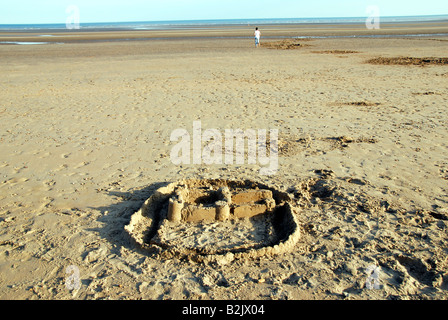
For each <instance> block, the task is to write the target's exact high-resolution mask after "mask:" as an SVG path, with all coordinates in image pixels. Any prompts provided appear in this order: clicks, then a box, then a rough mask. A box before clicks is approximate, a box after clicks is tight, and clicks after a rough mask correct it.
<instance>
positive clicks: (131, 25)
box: [0, 14, 448, 44]
mask: <svg viewBox="0 0 448 320" xmlns="http://www.w3.org/2000/svg"><path fill="white" fill-rule="evenodd" d="M366 19H367V17H349V18H347V17H342V18H340V17H335V18H280V19H225V20H174V21H130V22H82V21H80V23H79V25H78V26H77V28H76V29H75V30H73V29H72V30H68V29H69V28H68V26H67V24H66V23H52V24H0V36H7V35H8V33H12V32H24V33H26V32H30V33H31V32H32V33H35V32H39V33H41V34H42V35H43V37H45V36H49V37H50V36H51V35H46V34H45V33H57V32H67V31H76V32H89V31H130V30H176V29H184V30H185V29H196V30H197V29H207V28H216V27H219V26H235V27H237V26H257V25H262V26H269V25H288V24H291V25H308V26H309V25H316V26H319V25H335V24H336V25H337V24H345V25H346V24H354V25H356V24H365V23H366ZM380 21H381V24H387V23H393V24H400V23H402V24H406V23H419V22H422V23H425V22H426V23H438V22H440V23H446V22H448V14H444V15H429V16H393V17H380ZM431 35H432V36H448V33H441V34H431ZM397 36H398V35H397ZM400 36H401V37H403V35H400ZM406 36H408V37H421V36H427V35H426V34H415V35H413V34H410V35H406ZM344 37H360V38H362V37H380V38H381V37H388V38H390V37H394V35H381V34H373V35H353V36H322V37H319V36H309V37H307V36H301V37H299V38H344ZM130 40H131V39H130ZM11 43H12V42H11ZM44 43H45V42H44V41H42V42H39V43H37V42H14V44H44ZM0 44H7V41H0Z"/></svg>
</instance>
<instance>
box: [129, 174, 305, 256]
mask: <svg viewBox="0 0 448 320" xmlns="http://www.w3.org/2000/svg"><path fill="white" fill-rule="evenodd" d="M290 200H291V197H290V195H289V194H287V193H285V192H281V191H278V190H275V189H273V188H270V187H268V186H265V185H262V184H259V183H256V182H252V181H228V180H186V181H180V182H176V183H172V184H169V185H168V186H166V187H163V188H160V189H158V190H157V191H156V192H155V193H154V194H153V195H152V196H151V197H150V198H149V199H148V200H147V201H146V202H145V203H144V205H143V206H142V208H141V209H140V210H139V211H137V212H136V213H135V214H134V215H133V216H132V218H131V221H130V223H129V225H127V226H126V227H125V229H126V230H127V232H128V233H129V234H130V235H131V237H132V238H133V239H134V241H135V243H136V244H137V245H138V246H139V247H140V248H142V249H144V250H150V251H152V252H154V251H155V252H158V253H159V254H160V255H161V256H162V257H171V256H173V255H176V256H178V257H182V256H183V257H188V258H190V259H192V260H195V261H205V260H216V259H227V260H229V259H230V260H233V259H236V258H250V257H253V258H255V257H260V256H263V255H273V254H278V253H282V252H285V251H288V250H289V249H290V248H291V247H292V246H293V245H294V244H295V243H296V242H297V240H298V238H299V235H300V233H299V232H300V231H299V226H298V222H297V220H296V214H297V212H296V209H295V208H294V207H293V206H292V204H291V201H290Z"/></svg>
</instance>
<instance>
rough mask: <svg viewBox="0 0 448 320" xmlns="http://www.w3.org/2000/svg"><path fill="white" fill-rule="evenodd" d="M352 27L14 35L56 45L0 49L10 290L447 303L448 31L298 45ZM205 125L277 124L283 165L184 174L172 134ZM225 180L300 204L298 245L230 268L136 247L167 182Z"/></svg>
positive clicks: (0, 162) (4, 279)
mask: <svg viewBox="0 0 448 320" xmlns="http://www.w3.org/2000/svg"><path fill="white" fill-rule="evenodd" d="M351 28H353V27H350V26H348V27H347V28H345V27H342V28H340V29H338V30H336V29H335V28H333V27H328V28H323V29H322V30H316V29H312V30H311V27H310V29H308V30H307V29H306V28H302V29H300V30H298V29H299V28H295V27H294V28H292V27H282V26H276V27H270V28H269V27H267V26H266V27H265V28H263V27H262V28H261V30H262V32H263V33H262V34H263V35H264V36H269V38H268V39H266V40H262V47H260V48H258V49H255V48H254V44H253V40H252V38H251V35H252V33H253V27H252V26H248V27H247V28H243V27H238V28H234V29H233V28H230V29H228V30H222V29H215V30H213V29H212V30H207V31H203V30H202V31H201V30H199V31H194V30H188V31H184V32H182V31H159V32H137V31H135V32H127V33H126V32H124V31H115V32H109V33H101V32H91V33H83V32H80V33H54V34H52V36H47V37H42V34H40V35H39V34H32V33H2V34H1V35H0V41H44V42H53V43H50V44H43V45H0V57H1V59H0V70H1V73H2V79H1V80H0V83H1V94H0V146H1V147H0V148H1V152H0V298H1V299H155V300H162V299H163V300H168V299H175V300H187V299H192V300H199V299H206V300H210V299H232V300H233V299H243V300H248V299H249V300H251V299H253V300H271V299H274V300H276V299H279V300H285V299H290V300H296V299H330V300H342V299H353V300H363V299H446V298H447V297H448V291H447V290H448V268H447V267H448V251H447V243H448V242H447V241H448V236H447V228H448V181H447V180H448V142H447V137H448V123H447V119H448V110H447V108H446V107H447V104H448V65H447V63H446V60H443V59H442V60H441V59H439V60H438V58H445V59H446V58H447V57H448V55H447V46H448V38H447V37H442V36H439V35H437V34H439V33H448V26H447V25H446V24H437V25H428V26H426V27H424V28H422V26H421V25H420V26H417V27H416V26H407V27H406V28H403V27H402V26H401V27H400V28H399V30H398V29H397V28H396V26H387V25H386V26H384V27H383V28H382V29H381V30H377V31H373V30H367V29H365V27H364V29H362V28H360V27H359V26H358V27H356V28H357V29H356V30H355V33H356V34H359V35H367V34H369V33H374V32H378V33H380V34H416V33H420V34H421V33H423V34H434V35H433V36H431V35H428V36H425V37H397V38H337V39H331V38H330V39H302V40H300V39H295V40H288V39H285V38H286V37H292V36H295V37H297V36H303V35H314V36H318V35H322V36H323V35H347V34H353V32H354V30H352V29H351ZM247 33H249V37H248V38H244V37H246V36H247ZM221 34H223V35H225V36H232V37H233V38H232V37H229V38H225V37H224V38H213V37H216V36H219V35H221ZM208 35H209V36H210V37H211V38H208V37H207V36H208ZM280 36H281V37H285V38H279V39H275V37H280ZM238 37H243V38H238ZM123 39H134V40H135V41H122V40H123ZM92 40H97V42H95V41H92ZM98 40H101V41H98ZM102 40H107V41H102ZM110 40H115V41H110ZM282 41H286V42H287V43H289V44H290V45H286V46H282ZM62 42H63V44H61V43H62ZM282 48H283V49H282ZM398 57H412V58H418V59H417V60H414V61H412V60H410V59H408V60H406V59H402V60H400V61H401V62H400V63H398V64H396V63H397V60H394V59H392V58H398ZM377 58H383V59H380V60H375V61H376V62H375V61H373V60H372V59H377ZM370 60H372V61H370ZM414 62H415V63H414ZM195 121H200V122H201V124H202V128H203V130H205V129H216V130H220V131H224V130H226V129H243V130H246V129H256V130H257V129H267V130H269V129H278V132H279V167H278V172H277V173H276V174H274V175H271V176H261V175H260V174H259V169H260V167H261V166H260V164H247V163H245V164H231V165H226V164H221V165H219V164H215V165H206V164H189V165H175V164H173V163H172V161H171V160H170V152H171V150H172V148H173V145H175V143H173V142H172V141H170V136H171V133H172V132H173V130H176V129H186V130H187V131H189V132H192V130H193V123H194V122H195ZM218 178H219V179H250V180H252V181H257V182H260V183H265V184H268V185H270V186H273V187H275V188H277V189H278V190H282V191H284V192H288V193H290V194H291V198H292V201H293V202H294V203H295V205H296V206H297V208H298V209H299V210H298V215H297V219H298V221H299V222H300V231H301V233H300V238H299V240H298V242H297V244H296V245H295V247H294V248H293V249H292V250H290V251H289V252H284V253H281V254H278V255H272V256H266V257H257V258H254V259H239V260H237V259H236V260H234V261H218V262H213V263H197V262H194V261H190V260H185V259H178V258H176V257H171V258H169V259H168V258H164V257H161V256H158V255H150V254H148V253H146V252H142V251H141V250H138V248H136V246H135V244H134V243H133V242H132V241H131V239H130V237H129V235H128V234H127V233H126V231H125V226H126V225H127V224H129V221H130V219H131V216H132V215H133V214H134V213H135V212H136V211H137V210H138V209H139V208H140V207H141V206H142V204H143V203H144V201H145V200H146V199H148V198H149V197H150V196H151V195H152V194H153V193H154V191H155V190H156V189H158V188H160V187H161V186H163V185H165V184H167V183H172V182H176V181H179V180H182V179H218ZM69 266H75V267H76V268H77V270H79V280H80V283H79V287H78V288H75V289H72V290H70V288H69V286H67V279H69V277H70V276H72V275H73V274H72V271H70V272H68V271H69V270H68V269H67V268H68V267H69ZM371 266H377V267H379V268H380V269H379V283H380V287H379V288H377V289H369V288H366V279H367V278H368V276H369V274H368V271H367V270H368V269H369V268H370V267H371ZM70 270H73V269H70Z"/></svg>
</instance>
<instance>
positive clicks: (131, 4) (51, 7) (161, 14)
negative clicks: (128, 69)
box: [0, 0, 448, 24]
mask: <svg viewBox="0 0 448 320" xmlns="http://www.w3.org/2000/svg"><path fill="white" fill-rule="evenodd" d="M70 5H75V6H77V7H78V8H79V16H80V22H81V24H82V23H83V22H118V21H160V20H196V19H260V18H310V17H364V16H367V14H366V8H367V6H369V5H377V6H379V8H380V10H381V15H382V16H407V15H436V14H448V0H425V1H421V0H419V1H415V0H258V1H253V0H220V1H216V0H125V1H123V0H1V3H0V24H15V23H17V24H26V23H65V21H66V19H67V17H68V15H69V14H68V13H66V9H67V7H68V6H70Z"/></svg>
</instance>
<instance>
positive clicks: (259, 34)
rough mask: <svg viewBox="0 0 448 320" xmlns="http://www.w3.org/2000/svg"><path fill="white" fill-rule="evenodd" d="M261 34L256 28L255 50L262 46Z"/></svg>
mask: <svg viewBox="0 0 448 320" xmlns="http://www.w3.org/2000/svg"><path fill="white" fill-rule="evenodd" d="M260 38H261V32H260V30H258V28H255V48H258V46H259V45H260Z"/></svg>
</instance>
